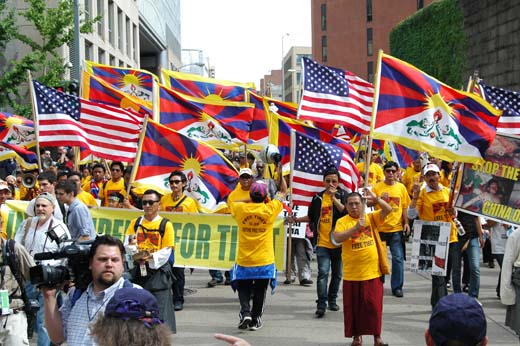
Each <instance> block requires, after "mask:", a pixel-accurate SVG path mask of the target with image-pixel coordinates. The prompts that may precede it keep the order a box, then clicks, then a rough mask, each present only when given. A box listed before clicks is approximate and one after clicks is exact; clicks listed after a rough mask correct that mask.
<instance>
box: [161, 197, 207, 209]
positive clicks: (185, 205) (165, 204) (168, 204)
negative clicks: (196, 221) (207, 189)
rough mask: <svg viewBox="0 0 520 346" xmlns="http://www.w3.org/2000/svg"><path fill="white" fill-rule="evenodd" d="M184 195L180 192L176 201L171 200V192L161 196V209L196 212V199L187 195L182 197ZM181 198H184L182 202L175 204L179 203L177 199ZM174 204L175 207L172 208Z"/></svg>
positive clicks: (197, 207)
mask: <svg viewBox="0 0 520 346" xmlns="http://www.w3.org/2000/svg"><path fill="white" fill-rule="evenodd" d="M184 196H185V195H184V194H182V195H181V197H180V198H179V199H178V200H176V201H174V200H173V196H172V194H171V193H170V194H168V195H164V196H162V198H161V210H164V211H173V212H176V213H198V212H199V206H198V203H197V201H196V200H194V199H193V198H191V197H189V196H186V198H184ZM183 198H184V200H183V201H182V203H181V204H179V205H177V204H178V203H179V201H180V200H181V199H183ZM175 206H177V207H176V208H175V210H174V208H173V207H175Z"/></svg>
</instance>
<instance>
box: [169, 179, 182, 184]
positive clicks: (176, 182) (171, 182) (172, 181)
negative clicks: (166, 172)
mask: <svg viewBox="0 0 520 346" xmlns="http://www.w3.org/2000/svg"><path fill="white" fill-rule="evenodd" d="M180 183H182V180H170V185H177V184H180Z"/></svg>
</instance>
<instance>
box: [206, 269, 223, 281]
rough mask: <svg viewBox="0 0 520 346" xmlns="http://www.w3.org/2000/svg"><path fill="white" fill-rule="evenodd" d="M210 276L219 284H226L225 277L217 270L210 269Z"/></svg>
mask: <svg viewBox="0 0 520 346" xmlns="http://www.w3.org/2000/svg"><path fill="white" fill-rule="evenodd" d="M209 275H210V276H211V278H212V279H215V280H217V282H224V277H223V276H222V272H221V271H220V270H216V269H210V270H209Z"/></svg>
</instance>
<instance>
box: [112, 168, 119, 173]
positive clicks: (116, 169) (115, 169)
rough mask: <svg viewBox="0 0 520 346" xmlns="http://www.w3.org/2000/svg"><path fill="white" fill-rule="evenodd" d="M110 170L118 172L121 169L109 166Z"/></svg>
mask: <svg viewBox="0 0 520 346" xmlns="http://www.w3.org/2000/svg"><path fill="white" fill-rule="evenodd" d="M110 171H111V172H120V171H121V170H120V169H119V168H111V169H110Z"/></svg>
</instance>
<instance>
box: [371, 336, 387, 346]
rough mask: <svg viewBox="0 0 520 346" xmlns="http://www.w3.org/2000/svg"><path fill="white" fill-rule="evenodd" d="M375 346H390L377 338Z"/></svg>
mask: <svg viewBox="0 0 520 346" xmlns="http://www.w3.org/2000/svg"><path fill="white" fill-rule="evenodd" d="M374 346H388V344H387V343H386V342H384V341H383V339H381V338H377V339H375V340H374Z"/></svg>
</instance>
